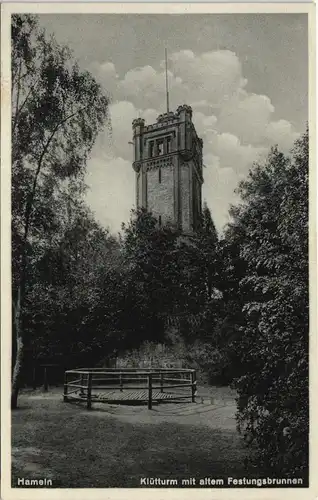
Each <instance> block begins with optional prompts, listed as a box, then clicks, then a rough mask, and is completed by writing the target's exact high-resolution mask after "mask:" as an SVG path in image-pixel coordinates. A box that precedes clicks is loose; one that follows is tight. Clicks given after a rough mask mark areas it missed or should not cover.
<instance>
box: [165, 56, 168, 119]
mask: <svg viewBox="0 0 318 500" xmlns="http://www.w3.org/2000/svg"><path fill="white" fill-rule="evenodd" d="M165 61H166V98H167V113H169V87H168V57H167V49H166V48H165Z"/></svg>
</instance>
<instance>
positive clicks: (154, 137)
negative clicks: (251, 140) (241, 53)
mask: <svg viewBox="0 0 318 500" xmlns="http://www.w3.org/2000/svg"><path fill="white" fill-rule="evenodd" d="M132 127H133V145H134V162H133V168H134V170H135V172H136V206H137V207H139V208H141V207H142V208H145V209H146V210H147V211H149V212H151V213H152V214H153V216H154V217H156V219H157V220H158V224H159V226H161V225H165V224H172V225H173V226H175V227H178V228H179V229H180V230H182V231H184V232H189V233H192V232H193V231H196V230H197V229H198V227H199V225H200V220H201V205H202V184H203V174H202V148H203V141H202V139H200V138H199V137H198V136H197V133H196V131H195V128H194V125H193V123H192V109H191V107H190V106H187V105H182V106H179V107H178V109H177V111H176V112H168V113H164V114H161V115H159V116H158V118H157V122H156V123H154V124H152V125H146V124H145V121H144V120H143V119H142V118H137V119H136V120H134V121H133V124H132Z"/></svg>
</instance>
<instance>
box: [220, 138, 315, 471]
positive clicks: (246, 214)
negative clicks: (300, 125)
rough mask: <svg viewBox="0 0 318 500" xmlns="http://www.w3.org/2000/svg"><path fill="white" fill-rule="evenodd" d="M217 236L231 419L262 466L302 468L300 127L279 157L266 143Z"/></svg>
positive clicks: (304, 316)
mask: <svg viewBox="0 0 318 500" xmlns="http://www.w3.org/2000/svg"><path fill="white" fill-rule="evenodd" d="M239 192H240V195H241V198H242V203H241V205H240V206H239V207H236V208H235V209H232V217H233V222H232V223H231V225H230V227H229V228H228V231H227V234H226V237H225V246H226V247H227V249H228V253H227V256H228V276H229V277H230V278H231V279H230V283H231V286H228V290H227V294H228V295H227V296H228V298H231V299H232V297H233V293H237V295H238V297H239V305H240V308H239V309H240V310H237V311H236V316H235V315H234V314H233V315H232V320H233V321H234V322H235V323H236V326H235V336H234V342H233V349H234V350H235V351H236V359H237V363H236V367H235V377H236V378H235V382H234V385H235V387H236V388H237V390H238V394H239V396H238V424H239V428H240V429H241V430H242V431H243V430H244V433H245V437H246V439H247V440H248V442H250V443H251V442H253V443H255V444H256V445H257V448H258V450H259V455H258V457H259V459H260V461H261V463H262V464H263V466H264V467H266V468H268V469H269V470H271V471H274V472H276V473H281V474H283V473H285V474H289V475H291V474H294V475H295V474H304V475H306V471H307V467H308V333H309V317H308V316H309V303H308V130H307V132H306V133H305V134H304V136H303V137H301V138H300V139H299V140H298V141H297V142H296V144H295V146H294V149H293V150H292V156H291V157H287V156H285V155H284V154H283V153H281V152H280V151H279V150H278V149H277V148H273V149H272V150H271V152H270V154H269V155H268V158H267V160H266V161H265V163H264V164H257V165H255V167H254V169H252V171H251V172H250V174H249V178H248V179H247V180H246V181H244V182H242V183H241V185H240V188H239Z"/></svg>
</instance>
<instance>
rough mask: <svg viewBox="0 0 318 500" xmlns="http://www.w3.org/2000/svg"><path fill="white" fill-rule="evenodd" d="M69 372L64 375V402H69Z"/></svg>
mask: <svg viewBox="0 0 318 500" xmlns="http://www.w3.org/2000/svg"><path fill="white" fill-rule="evenodd" d="M67 387H68V386H67V372H65V374H64V395H63V400H64V401H67Z"/></svg>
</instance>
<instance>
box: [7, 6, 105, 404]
mask: <svg viewBox="0 0 318 500" xmlns="http://www.w3.org/2000/svg"><path fill="white" fill-rule="evenodd" d="M107 111H108V98H107V97H106V96H105V95H104V94H103V92H102V91H101V88H100V87H99V85H98V84H97V83H96V82H95V80H94V79H93V77H92V76H91V75H90V74H89V73H88V72H82V71H81V70H80V69H79V67H78V65H77V64H76V63H74V62H73V61H72V59H71V57H70V53H69V50H68V49H67V48H66V47H61V46H59V45H58V44H57V43H56V42H55V40H54V38H53V37H51V38H50V39H48V38H47V37H46V36H45V33H44V32H43V31H42V30H41V29H40V28H39V26H38V23H37V20H36V17H34V16H30V15H14V16H12V250H13V306H14V314H13V318H14V333H15V336H16V342H17V348H16V359H15V366H14V372H13V383H12V407H15V406H16V404H17V397H18V390H19V385H20V382H19V381H20V377H21V375H20V374H21V369H22V365H23V356H24V350H25V343H27V342H28V338H27V337H26V336H25V331H26V330H25V328H24V324H23V321H24V309H25V298H26V294H27V293H28V284H29V283H30V278H31V275H32V272H33V267H34V265H35V264H36V262H37V261H38V260H39V259H41V258H42V256H43V255H44V253H45V251H46V249H48V248H50V246H51V244H52V240H53V239H55V238H56V233H57V232H58V228H59V225H60V224H61V220H63V218H64V217H65V216H66V213H67V208H68V203H69V202H70V201H71V199H72V198H74V197H75V199H76V197H77V196H78V195H80V194H81V192H82V191H83V188H84V186H83V179H84V172H85V167H86V162H87V159H88V156H89V153H90V151H91V148H92V146H93V144H94V141H95V139H96V137H97V134H98V132H99V131H100V129H101V128H102V127H103V125H104V124H105V122H107V116H108V113H107Z"/></svg>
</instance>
